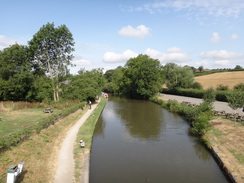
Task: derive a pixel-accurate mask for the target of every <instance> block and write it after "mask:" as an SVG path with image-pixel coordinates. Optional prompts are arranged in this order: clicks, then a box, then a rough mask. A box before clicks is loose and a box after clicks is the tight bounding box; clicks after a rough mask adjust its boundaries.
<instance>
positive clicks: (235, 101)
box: [226, 91, 244, 110]
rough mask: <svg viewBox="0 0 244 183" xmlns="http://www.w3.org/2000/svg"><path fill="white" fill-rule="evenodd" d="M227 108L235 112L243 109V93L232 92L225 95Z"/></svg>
mask: <svg viewBox="0 0 244 183" xmlns="http://www.w3.org/2000/svg"><path fill="white" fill-rule="evenodd" d="M226 97H227V100H228V103H229V106H230V107H231V108H232V109H233V110H236V109H238V108H242V107H244V92H238V91H232V92H228V93H227V94H226Z"/></svg>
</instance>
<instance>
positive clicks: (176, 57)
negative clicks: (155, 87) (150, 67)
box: [145, 47, 190, 64]
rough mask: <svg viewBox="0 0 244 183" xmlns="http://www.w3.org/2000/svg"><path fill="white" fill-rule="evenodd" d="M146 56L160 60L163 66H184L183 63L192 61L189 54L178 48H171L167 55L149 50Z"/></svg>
mask: <svg viewBox="0 0 244 183" xmlns="http://www.w3.org/2000/svg"><path fill="white" fill-rule="evenodd" d="M145 54H147V55H149V56H150V57H151V58H154V59H158V60H159V61H160V62H161V63H162V64H165V63H169V62H174V63H178V64H182V63H183V62H188V61H190V58H189V56H188V55H187V53H185V52H183V51H182V50H181V49H180V48H176V47H173V48H169V49H168V50H167V51H166V52H165V53H164V52H160V51H157V50H153V49H151V48H148V49H147V50H146V51H145Z"/></svg>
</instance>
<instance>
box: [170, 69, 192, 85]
mask: <svg viewBox="0 0 244 183" xmlns="http://www.w3.org/2000/svg"><path fill="white" fill-rule="evenodd" d="M193 82H194V74H193V71H192V69H191V68H190V67H188V66H186V67H180V66H174V67H173V68H172V69H170V70H168V71H167V73H166V85H167V87H168V88H169V89H173V88H189V87H191V86H192V84H193Z"/></svg>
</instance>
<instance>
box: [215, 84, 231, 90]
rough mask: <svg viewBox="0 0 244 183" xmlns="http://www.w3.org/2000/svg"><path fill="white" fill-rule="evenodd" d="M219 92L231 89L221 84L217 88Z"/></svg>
mask: <svg viewBox="0 0 244 183" xmlns="http://www.w3.org/2000/svg"><path fill="white" fill-rule="evenodd" d="M216 90H217V91H227V90H229V87H228V86H227V85H223V84H219V85H218V86H217V88H216Z"/></svg>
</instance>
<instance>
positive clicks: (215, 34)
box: [210, 32, 220, 43]
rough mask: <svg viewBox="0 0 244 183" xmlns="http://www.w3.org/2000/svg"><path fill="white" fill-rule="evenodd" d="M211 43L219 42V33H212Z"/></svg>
mask: <svg viewBox="0 0 244 183" xmlns="http://www.w3.org/2000/svg"><path fill="white" fill-rule="evenodd" d="M210 41H211V42H212V43H218V42H219V41H220V37H219V33H217V32H214V33H213V34H212V38H211V39H210Z"/></svg>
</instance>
